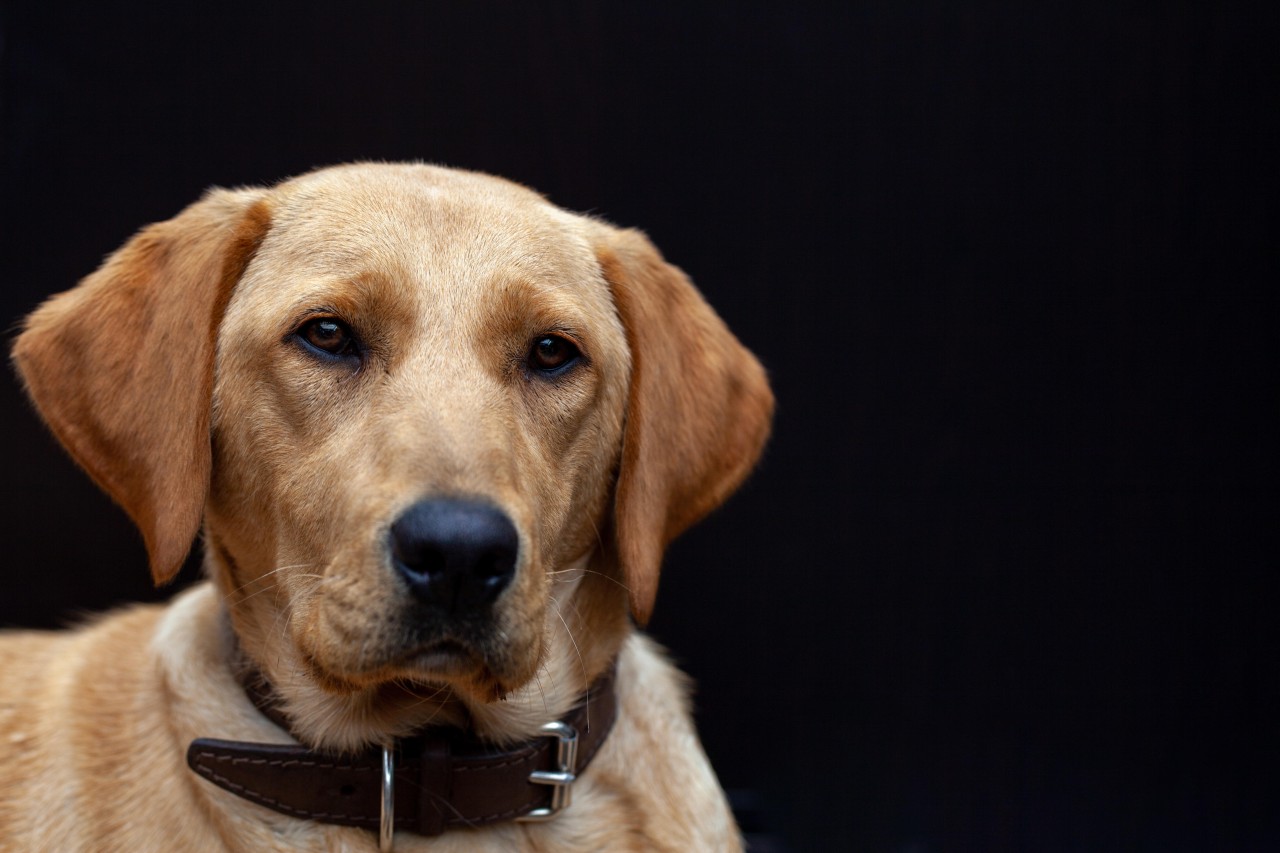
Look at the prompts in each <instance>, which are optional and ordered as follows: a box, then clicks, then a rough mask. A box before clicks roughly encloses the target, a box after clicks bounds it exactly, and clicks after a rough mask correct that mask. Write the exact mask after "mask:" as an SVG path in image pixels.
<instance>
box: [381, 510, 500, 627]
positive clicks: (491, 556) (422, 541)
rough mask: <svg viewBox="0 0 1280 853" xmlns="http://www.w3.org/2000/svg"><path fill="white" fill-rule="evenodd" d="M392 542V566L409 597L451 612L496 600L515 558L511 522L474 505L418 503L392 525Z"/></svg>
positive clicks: (497, 512) (474, 607)
mask: <svg viewBox="0 0 1280 853" xmlns="http://www.w3.org/2000/svg"><path fill="white" fill-rule="evenodd" d="M390 540H391V541H390V543H389V544H390V551H391V556H392V562H393V565H394V566H395V568H396V570H397V571H398V572H399V573H400V575H401V577H402V578H404V580H405V581H406V582H407V584H408V586H409V590H410V591H411V592H412V593H413V595H414V596H415V597H416V598H417V599H418V600H420V601H422V602H423V603H426V604H429V605H432V606H435V607H437V608H440V609H444V610H447V611H449V612H456V611H459V610H474V609H476V608H478V607H482V606H484V605H486V604H489V603H490V602H492V601H494V600H495V599H496V598H497V597H498V596H499V595H500V594H501V593H502V591H503V590H504V589H506V588H507V586H508V585H509V584H510V582H511V579H512V578H513V577H514V575H515V570H516V563H517V560H518V556H519V536H518V534H517V533H516V529H515V525H514V524H512V522H511V520H510V518H508V517H507V515H506V514H505V513H503V512H502V511H501V510H499V509H497V508H496V507H493V506H490V505H488V504H484V503H479V502H476V501H464V500H454V499H437V500H427V501H420V502H419V503H416V504H414V505H413V506H411V507H410V508H409V509H408V510H406V511H405V512H404V514H403V515H401V516H400V518H398V519H396V521H395V523H394V524H392V526H391V532H390Z"/></svg>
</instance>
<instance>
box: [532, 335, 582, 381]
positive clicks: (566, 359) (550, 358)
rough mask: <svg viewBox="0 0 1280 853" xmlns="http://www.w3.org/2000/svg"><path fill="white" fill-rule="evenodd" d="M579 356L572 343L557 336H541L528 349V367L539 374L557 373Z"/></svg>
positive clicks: (580, 354)
mask: <svg viewBox="0 0 1280 853" xmlns="http://www.w3.org/2000/svg"><path fill="white" fill-rule="evenodd" d="M581 356H582V353H581V352H580V351H579V350H578V348H577V347H576V346H574V344H573V342H572V341H570V340H568V339H566V338H562V337H560V336H559V335H543V336H542V337H540V338H538V339H537V340H535V341H534V342H533V346H532V347H530V348H529V366H530V367H531V368H533V369H534V370H537V371H539V372H541V373H559V372H560V371H561V370H564V369H565V368H567V367H569V366H570V365H571V364H573V363H574V362H576V361H577V360H578V359H579V358H580V357H581Z"/></svg>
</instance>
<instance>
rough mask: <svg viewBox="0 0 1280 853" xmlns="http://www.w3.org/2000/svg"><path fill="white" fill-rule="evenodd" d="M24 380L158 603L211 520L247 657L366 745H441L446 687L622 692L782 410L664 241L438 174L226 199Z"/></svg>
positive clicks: (333, 176)
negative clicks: (557, 674) (112, 506)
mask: <svg viewBox="0 0 1280 853" xmlns="http://www.w3.org/2000/svg"><path fill="white" fill-rule="evenodd" d="M14 357H15V360H16V362H17V365H18V368H19V370H20V372H21V374H22V376H23V378H24V380H25V382H26V385H27V388H28V390H29V392H30V394H31V397H32V399H33V400H34V401H35V404H36V406H37V408H38V409H39V410H40V412H41V414H42V415H43V416H44V418H45V419H46V421H48V423H49V425H50V426H51V428H52V429H53V431H54V433H55V434H56V435H57V436H58V438H59V439H60V440H61V441H62V442H63V444H64V445H66V447H67V448H68V450H69V451H70V452H71V454H72V455H73V456H74V457H75V458H76V460H77V461H78V462H79V463H80V464H81V465H82V466H83V467H84V468H85V469H86V470H87V471H88V472H89V473H90V475H91V476H92V477H93V478H94V479H95V480H96V481H97V482H98V483H99V485H101V486H102V487H103V488H104V489H105V490H106V491H107V492H108V493H109V494H111V496H112V497H113V498H114V499H115V500H116V501H118V502H119V503H120V504H121V505H122V506H123V507H124V508H125V510H126V511H127V512H128V513H129V514H130V516H131V517H132V518H133V520H134V522H135V523H136V524H137V526H138V527H139V529H140V530H141V532H142V535H143V537H144V539H145V542H146V545H147V550H148V553H149V555H150V560H151V569H152V573H153V575H154V577H155V579H156V581H157V582H159V583H163V582H165V581H167V580H168V579H170V578H171V577H172V576H173V575H174V573H175V572H176V571H177V569H178V568H179V567H180V565H181V563H182V561H183V559H184V557H185V555H186V553H187V551H188V549H189V548H190V545H191V541H192V539H193V538H194V537H195V535H196V533H197V532H198V530H199V528H200V525H201V523H202V520H203V523H204V529H205V538H206V542H205V544H206V552H207V555H208V564H209V566H210V569H211V573H212V574H213V576H214V579H215V580H216V582H217V583H218V585H219V588H220V590H221V593H222V595H223V597H224V599H225V601H226V603H227V607H228V611H229V613H230V614H231V619H232V622H233V623H234V625H235V627H236V630H237V633H238V635H239V637H240V641H241V644H242V645H243V647H244V649H245V651H246V653H247V654H248V655H249V657H250V658H252V659H253V660H254V661H255V662H256V663H257V664H258V665H259V666H260V667H262V668H263V670H264V671H265V672H266V673H267V675H268V676H269V677H270V678H271V680H272V681H273V682H274V683H276V684H277V686H278V688H279V689H280V690H281V691H282V692H283V693H284V694H285V696H286V699H288V698H290V697H291V696H293V697H295V698H296V696H297V695H300V694H302V693H307V692H308V691H310V694H315V695H320V694H323V695H325V696H327V697H329V698H330V700H331V701H332V702H338V703H343V702H345V703H346V704H345V705H343V707H344V708H346V709H347V710H348V711H350V710H351V709H352V708H354V707H356V706H358V708H357V711H358V713H357V716H361V717H362V718H363V719H366V720H367V721H369V725H367V726H364V727H361V726H352V727H349V729H348V730H344V731H348V733H347V734H343V733H341V732H338V731H337V730H336V729H333V727H332V726H331V727H330V728H329V729H326V728H325V725H326V724H325V723H324V722H322V721H320V720H319V719H317V720H316V721H315V729H314V733H315V735H316V738H317V739H324V738H326V737H327V738H329V739H330V740H336V741H338V742H339V744H340V745H354V742H357V741H360V740H362V739H368V738H370V737H372V736H374V735H376V734H378V733H380V732H386V731H391V732H392V733H398V731H397V730H398V729H401V728H404V727H407V726H411V725H412V724H414V722H415V721H416V715H415V713H414V712H412V711H411V709H413V708H415V707H418V706H421V705H422V698H421V696H422V693H423V689H424V687H423V686H424V685H444V686H447V687H448V688H449V691H450V693H451V695H454V696H458V697H461V698H462V699H464V700H466V701H467V702H468V703H469V704H471V705H472V706H473V707H474V706H475V705H478V704H484V703H486V702H491V701H492V700H493V699H495V698H497V697H500V696H503V695H506V694H509V693H511V692H512V691H514V690H517V689H519V688H521V687H522V686H524V685H526V684H528V683H530V682H531V681H532V680H534V679H535V677H536V676H537V675H538V674H539V672H540V671H542V672H546V671H547V670H548V668H549V666H554V665H555V662H554V660H553V659H554V658H555V657H556V656H557V655H560V656H564V655H567V654H569V653H570V652H569V651H568V649H570V647H571V645H572V643H573V642H574V639H576V640H577V641H578V642H577V648H576V649H574V650H573V651H572V654H573V656H574V659H575V663H574V666H578V664H577V663H576V659H577V656H578V655H579V654H580V655H582V656H583V658H582V667H583V670H584V674H586V673H588V672H589V673H590V674H594V673H595V672H598V671H599V670H600V669H602V668H603V667H604V666H605V665H606V664H607V662H608V660H609V659H610V658H611V657H612V655H613V654H614V653H616V651H617V648H618V644H619V643H620V642H621V639H622V636H623V635H624V633H625V629H626V622H627V618H626V613H627V609H628V607H629V609H630V612H631V614H632V615H633V617H634V618H635V620H636V621H638V622H640V623H642V624H643V623H644V622H645V621H646V620H647V619H648V617H649V614H650V612H651V610H652V607H653V603H654V595H655V592H656V589H657V580H658V570H659V565H660V563H661V560H662V553H663V550H664V549H665V547H666V546H667V544H668V543H669V542H670V540H671V539H672V538H674V537H675V536H676V535H678V534H679V533H680V532H681V531H682V530H683V529H685V528H686V527H688V526H689V525H690V524H692V523H693V522H695V521H697V520H698V519H699V518H700V517H702V516H703V515H705V514H706V513H707V512H708V511H710V510H711V509H713V508H714V507H715V506H717V505H718V504H719V503H720V502H722V501H723V500H724V499H725V498H726V497H727V495H728V494H729V493H730V492H731V491H732V490H733V489H734V488H736V487H737V485H738V484H739V483H740V481H741V480H742V479H743V477H745V476H746V474H747V472H748V470H749V469H750V468H751V466H752V465H753V464H754V462H755V460H756V458H757V457H758V455H759V452H760V450H761V447H762V445H763V443H764V440H765V437H766V434H767V432H768V426H769V420H770V414H771V410H772V405H773V401H772V396H771V395H770V392H769V389H768V385H767V383H766V380H765V377H764V373H763V371H762V370H761V368H760V366H759V364H758V363H757V362H756V360H755V359H754V358H753V357H752V356H751V355H750V353H748V352H747V351H746V350H745V349H744V348H743V347H742V346H741V345H740V344H739V343H738V342H737V340H736V339H735V338H734V337H733V336H732V334H731V333H730V332H729V331H728V329H727V328H726V327H725V326H724V324H723V323H722V322H721V321H720V319H719V318H718V317H717V316H716V315H715V313H714V312H713V311H712V310H711V309H710V307H709V306H708V305H707V304H706V303H705V302H704V301H703V299H702V298H701V296H700V295H699V294H698V292H697V291H696V290H695V289H694V288H693V286H692V285H691V284H690V283H689V282H688V280H687V279H686V278H685V277H684V276H683V274H681V273H680V271H679V270H677V269H675V268H674V267H672V266H670V265H668V264H666V263H665V262H664V261H663V259H662V258H661V256H660V255H659V254H658V253H657V251H656V250H655V249H654V248H653V247H652V246H651V245H650V244H649V242H648V241H647V240H646V239H645V237H644V236H643V235H641V234H639V233H637V232H634V231H624V230H619V229H616V228H613V227H611V226H609V225H606V224H604V223H601V222H599V221H596V220H592V219H589V218H585V217H581V216H577V215H574V214H570V213H567V212H565V211H562V210H560V209H558V208H556V207H554V206H552V205H551V204H549V203H548V202H547V201H546V200H545V199H543V198H542V197H541V196H539V195H537V194H535V193H533V192H531V191H529V190H527V189H524V188H522V187H519V186H517V185H514V184H511V183H508V182H506V181H502V180H499V179H496V178H492V177H488V176H484V175H479V174H475V173H467V172H460V171H454V170H448V169H442V168H435V167H429V166H420V165H411V166H396V165H357V166H347V167H339V168H334V169H327V170H322V171H319V172H314V173H311V174H309V175H306V176H303V177H301V178H298V179H295V180H293V181H288V182H286V183H283V184H281V185H279V186H277V187H275V188H272V189H267V190H259V189H246V190H237V191H231V192H228V191H220V190H219V191H213V192H211V193H210V194H208V195H206V196H205V198H204V199H202V200H201V201H199V202H197V203H195V204H194V205H192V206H191V207H189V208H187V209H186V210H185V211H183V212H182V213H181V214H179V215H178V216H177V217H175V218H174V219H172V220H169V221H168V222H164V223H160V224H157V225H153V226H151V227H149V228H147V229H145V230H143V231H142V232H141V233H140V234H138V235H137V236H136V237H134V238H133V239H132V240H131V241H130V242H129V243H127V244H126V245H125V246H124V247H123V248H122V249H120V250H119V251H118V252H116V253H115V254H114V255H113V256H112V257H111V258H109V259H108V260H107V261H106V263H105V264H104V265H103V266H102V268H101V269H99V270H98V271H97V272H96V273H94V274H93V275H92V276H90V277H89V278H87V279H85V281H84V282H82V283H81V284H80V286H79V287H76V288H74V289H73V290H70V291H68V292H66V293H63V294H60V295H59V296H56V297H54V298H52V299H51V300H49V301H48V302H47V303H46V304H45V305H44V306H42V307H41V308H40V309H39V310H38V311H36V312H35V314H33V315H32V316H31V318H30V319H29V321H28V323H27V326H26V330H25V331H24V332H23V334H22V335H21V337H20V338H19V340H18V342H17V344H16V346H15V349H14ZM310 694H309V695H310ZM313 698H314V697H313ZM353 703H354V704H353ZM295 704H296V705H298V706H300V705H302V704H307V703H302V702H298V703H295ZM310 704H311V705H315V704H316V702H314V701H313V702H311V703H310ZM320 704H321V705H323V702H320ZM294 710H297V707H295V708H294ZM348 716H350V714H348ZM303 728H304V729H305V728H306V726H305V721H304V726H303Z"/></svg>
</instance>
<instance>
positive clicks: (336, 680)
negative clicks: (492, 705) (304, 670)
mask: <svg viewBox="0 0 1280 853" xmlns="http://www.w3.org/2000/svg"><path fill="white" fill-rule="evenodd" d="M308 664H309V669H310V672H311V675H312V677H313V678H314V680H315V681H316V683H317V684H319V685H320V686H321V687H322V688H323V689H324V690H326V691H327V692H330V693H335V694H339V695H341V694H352V693H367V692H369V691H375V692H376V693H377V694H378V695H379V697H380V698H384V699H385V700H387V701H389V702H394V700H395V697H398V696H400V695H402V694H404V693H405V692H408V693H410V694H412V695H414V696H419V697H421V696H431V695H444V694H452V695H454V696H456V697H459V698H466V699H470V700H472V701H479V702H495V701H498V700H500V699H502V698H504V697H505V696H506V695H507V694H508V693H510V692H511V691H512V690H513V689H515V688H516V687H518V686H519V685H520V683H522V682H523V680H522V679H520V678H519V676H518V675H516V674H515V673H512V672H510V671H509V669H508V668H507V667H505V666H502V665H501V664H500V663H499V662H496V661H492V660H490V659H489V658H487V657H486V656H485V655H484V654H482V653H481V652H480V651H479V650H477V649H475V648H474V647H472V646H470V645H468V644H466V643H462V642H460V641H457V640H451V639H447V640H437V641H435V642H431V643H425V644H423V645H421V646H419V647H417V648H414V649H411V650H409V651H407V652H401V653H399V654H396V655H394V656H389V659H388V660H387V661H386V662H384V663H381V664H378V665H375V666H364V667H360V668H342V667H331V666H326V665H325V664H324V663H323V662H322V661H320V660H317V659H315V658H313V659H311V660H309V661H308Z"/></svg>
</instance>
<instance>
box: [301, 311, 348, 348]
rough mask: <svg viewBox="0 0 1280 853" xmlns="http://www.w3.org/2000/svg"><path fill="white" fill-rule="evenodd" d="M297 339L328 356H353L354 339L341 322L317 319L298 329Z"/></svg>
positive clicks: (332, 319) (329, 318)
mask: <svg viewBox="0 0 1280 853" xmlns="http://www.w3.org/2000/svg"><path fill="white" fill-rule="evenodd" d="M297 334H298V337H299V338H301V339H302V340H303V341H305V342H306V343H307V344H309V345H311V346H312V347H314V348H316V349H318V350H320V351H321V352H327V353H329V354H330V355H353V354H354V353H355V338H354V336H353V335H352V334H351V329H349V328H348V327H347V324H346V323H343V322H342V321H341V320H335V319H334V318H332V317H318V318H316V319H315V320H310V321H308V322H307V323H306V324H304V325H303V326H302V328H300V329H298V333H297Z"/></svg>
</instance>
